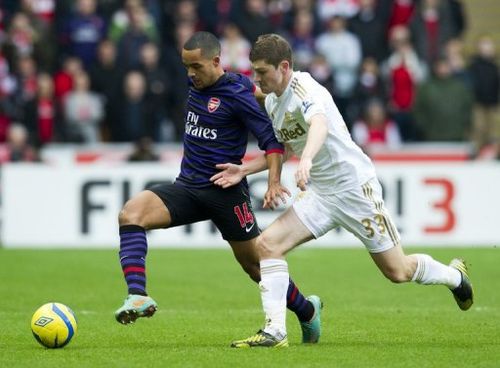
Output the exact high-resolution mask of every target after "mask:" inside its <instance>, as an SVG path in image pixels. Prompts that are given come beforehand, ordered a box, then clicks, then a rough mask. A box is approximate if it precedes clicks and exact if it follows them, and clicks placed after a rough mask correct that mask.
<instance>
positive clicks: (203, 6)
mask: <svg viewBox="0 0 500 368" xmlns="http://www.w3.org/2000/svg"><path fill="white" fill-rule="evenodd" d="M234 7H235V5H234V1H231V0H213V1H200V2H199V3H198V16H199V17H200V21H201V23H202V24H203V28H204V30H206V31H208V32H211V33H214V34H217V35H221V34H223V32H224V28H225V27H226V25H227V24H228V23H231V21H230V19H231V15H232V13H233V11H234Z"/></svg>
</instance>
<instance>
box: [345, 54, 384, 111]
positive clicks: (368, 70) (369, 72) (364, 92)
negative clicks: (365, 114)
mask: <svg viewBox="0 0 500 368" xmlns="http://www.w3.org/2000/svg"><path fill="white" fill-rule="evenodd" d="M373 99H378V100H381V101H383V103H384V104H385V103H387V91H386V87H385V83H384V81H383V79H382V77H381V75H380V71H379V67H378V64H377V61H376V60H375V59H374V58H366V59H364V60H363V64H361V70H360V73H359V78H358V84H357V85H356V88H355V90H354V98H353V100H352V104H351V110H352V111H353V114H355V116H356V118H359V117H360V115H361V112H362V111H363V109H364V107H365V106H367V103H368V101H370V100H373Z"/></svg>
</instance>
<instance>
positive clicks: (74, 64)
mask: <svg viewBox="0 0 500 368" xmlns="http://www.w3.org/2000/svg"><path fill="white" fill-rule="evenodd" d="M82 70H83V67H82V62H81V60H80V59H79V58H77V57H74V56H69V57H67V58H65V59H64V61H63V64H62V68H61V69H60V70H59V71H57V72H56V74H55V76H54V87H55V96H56V99H57V103H58V104H59V105H60V104H62V100H63V99H64V97H65V96H66V94H67V93H68V92H69V91H71V90H72V89H73V78H74V77H75V75H77V74H78V73H80V72H81V71H82Z"/></svg>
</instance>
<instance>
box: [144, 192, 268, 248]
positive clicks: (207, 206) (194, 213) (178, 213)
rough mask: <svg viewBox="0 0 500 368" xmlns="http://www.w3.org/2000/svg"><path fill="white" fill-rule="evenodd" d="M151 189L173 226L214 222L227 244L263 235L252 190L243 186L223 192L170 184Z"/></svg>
mask: <svg viewBox="0 0 500 368" xmlns="http://www.w3.org/2000/svg"><path fill="white" fill-rule="evenodd" d="M149 190H150V191H152V192H153V193H155V194H156V195H157V196H158V197H160V198H161V200H162V201H163V203H165V205H166V206H167V208H168V210H169V212H170V216H171V217H172V223H171V224H170V227H173V226H180V225H186V224H192V223H194V222H198V221H204V220H212V221H213V223H214V224H215V226H217V228H218V229H219V231H220V232H221V234H222V237H223V238H224V239H225V240H227V241H230V240H235V241H245V240H250V239H253V238H255V237H257V236H258V235H259V234H260V229H259V227H258V225H257V219H256V218H255V214H254V212H253V209H252V204H251V202H250V195H249V193H248V188H247V187H246V186H244V185H242V184H239V185H236V186H233V187H229V188H227V189H222V188H220V187H217V186H215V185H214V186H211V187H207V188H188V187H185V186H183V185H180V184H176V183H173V184H171V183H169V184H160V185H156V186H154V187H152V188H150V189H149Z"/></svg>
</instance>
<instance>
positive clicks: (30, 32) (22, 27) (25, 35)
mask: <svg viewBox="0 0 500 368" xmlns="http://www.w3.org/2000/svg"><path fill="white" fill-rule="evenodd" d="M38 37H39V36H38V33H37V32H36V30H35V28H34V27H33V26H32V24H31V22H30V19H29V18H28V16H27V15H26V14H24V13H16V14H14V16H13V17H12V19H11V21H10V25H9V29H8V33H7V42H8V43H9V44H10V45H12V47H13V55H12V59H14V60H15V59H16V58H17V57H22V56H30V55H32V54H33V52H34V49H35V43H36V42H37V41H38Z"/></svg>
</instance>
